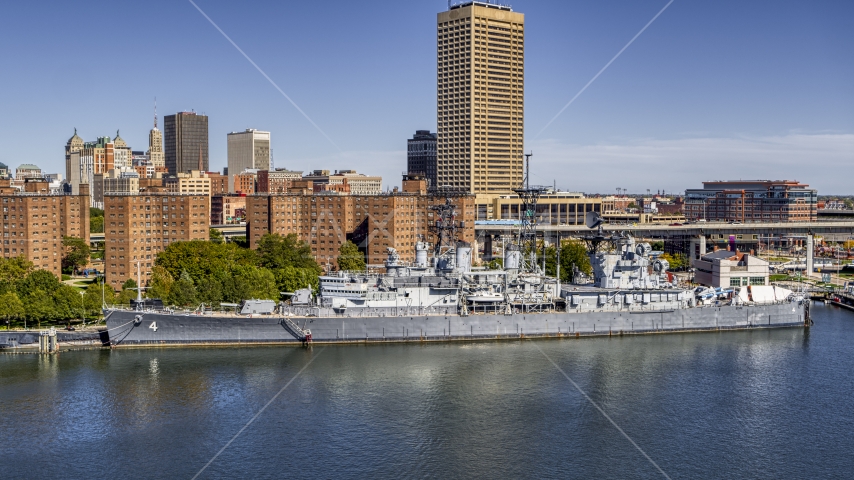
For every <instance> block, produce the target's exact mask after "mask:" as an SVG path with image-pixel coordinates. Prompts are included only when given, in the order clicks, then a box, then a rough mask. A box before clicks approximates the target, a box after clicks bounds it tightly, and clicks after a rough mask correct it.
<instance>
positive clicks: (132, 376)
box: [0, 305, 854, 478]
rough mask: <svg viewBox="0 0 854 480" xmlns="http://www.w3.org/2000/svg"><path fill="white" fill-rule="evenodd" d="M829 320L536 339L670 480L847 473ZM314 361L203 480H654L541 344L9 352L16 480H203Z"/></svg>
mask: <svg viewBox="0 0 854 480" xmlns="http://www.w3.org/2000/svg"><path fill="white" fill-rule="evenodd" d="M813 315H814V317H815V320H816V325H815V326H814V327H813V328H812V329H811V330H810V331H804V330H803V329H786V330H772V331H752V332H727V333H720V334H717V333H705V334H690V335H653V336H647V337H632V338H629V337H623V338H610V339H604V338H603V339H583V340H574V339H564V340H555V341H538V343H537V345H538V346H539V347H540V348H542V349H543V350H544V351H545V352H546V353H547V354H548V355H549V356H550V357H551V358H552V359H554V360H555V362H557V363H558V364H559V365H560V366H561V368H562V369H563V370H564V371H565V372H567V374H568V375H570V376H571V377H572V378H573V380H574V381H576V382H577V383H578V384H579V386H581V388H582V389H584V390H585V392H587V393H588V395H590V397H591V398H592V399H594V400H595V401H596V402H597V403H598V404H599V405H601V406H602V408H603V409H605V410H606V411H607V412H608V414H609V415H610V416H611V417H612V418H613V419H614V420H615V421H616V422H617V423H618V424H619V425H620V426H621V427H622V428H623V429H624V430H625V431H626V433H627V434H628V435H629V436H631V437H632V438H633V439H634V440H635V441H636V442H637V443H638V445H640V446H641V448H643V449H644V451H646V452H647V453H648V454H649V455H650V456H651V457H652V458H653V459H654V460H655V461H656V462H657V463H658V464H659V465H660V466H661V467H662V468H663V469H664V470H665V471H666V472H667V473H668V474H669V475H670V476H671V477H673V478H677V477H683V478H684V477H703V478H710V477H711V478H739V477H751V478H792V477H795V478H807V477H822V478H834V477H835V478H845V477H847V476H849V475H850V472H851V471H854V460H852V458H854V457H852V456H851V455H850V451H851V450H854V441H852V436H851V435H850V432H851V431H852V427H854V414H852V412H854V409H852V406H854V405H852V404H854V400H852V395H851V394H852V392H854V380H852V376H851V375H850V373H849V372H850V371H851V370H852V366H854V355H852V353H854V347H852V341H851V340H852V335H854V315H852V314H850V313H848V312H843V311H840V310H837V309H835V308H833V307H825V306H822V305H817V306H815V307H814V308H813ZM321 350H322V354H321ZM317 355H319V356H317ZM313 356H317V360H316V361H315V362H313V363H312V364H311V365H310V366H309V367H308V368H306V370H305V371H304V372H303V373H302V374H301V376H300V377H299V378H298V379H297V380H296V381H294V382H293V383H292V384H291V385H290V386H289V387H288V389H287V390H285V392H284V393H282V395H281V396H280V397H278V398H277V399H276V401H274V402H273V403H271V405H270V406H269V407H268V408H267V410H265V411H264V413H263V414H262V415H260V416H259V417H258V419H257V420H256V421H255V422H254V423H253V424H252V425H251V426H250V427H249V428H247V429H246V430H245V431H244V432H243V434H242V435H241V436H240V437H239V438H238V439H237V440H236V441H235V442H234V443H233V444H232V445H231V446H229V448H228V449H227V450H226V451H225V452H224V453H223V454H222V455H221V456H220V457H219V458H217V460H216V461H215V462H214V463H213V464H212V465H211V466H210V467H209V468H208V469H207V470H206V471H205V473H204V475H203V477H204V478H234V477H283V476H296V475H297V474H298V475H299V476H301V477H317V478H329V477H333V476H334V477H378V478H399V477H411V476H419V477H428V476H429V477H491V478H495V477H502V478H504V477H552V478H554V477H567V476H572V477H584V478H589V477H615V478H655V477H658V473H657V472H656V471H655V470H654V469H653V467H652V466H651V465H650V464H649V462H647V461H646V460H645V459H644V458H643V457H642V456H641V455H640V453H639V452H637V450H635V449H634V447H632V446H631V444H629V443H628V442H627V441H626V440H625V438H623V437H622V436H621V435H620V434H619V432H617V431H616V429H614V427H613V426H612V425H611V424H610V423H608V421H607V420H605V419H604V418H603V417H602V416H601V414H599V412H597V411H596V410H595V409H594V408H592V407H591V405H590V404H589V403H588V402H587V401H586V400H585V399H584V398H583V397H582V396H581V395H579V393H578V392H577V391H576V390H575V389H574V388H573V387H572V386H571V384H569V383H568V382H567V381H566V379H565V378H563V377H562V376H561V374H560V372H558V371H557V369H555V368H554V366H553V365H551V363H549V361H548V360H546V359H545V357H544V356H543V355H542V354H541V353H540V352H539V351H538V349H537V348H536V347H535V346H534V345H532V344H531V343H530V342H529V341H521V342H508V343H475V344H437V345H384V346H370V347H364V346H361V347H356V346H348V347H315V349H314V350H305V349H300V348H283V347H263V348H198V349H160V350H158V349H132V350H122V349H118V350H113V351H85V352H64V353H62V354H60V355H58V356H38V355H0V405H2V409H3V413H4V415H3V418H4V421H3V422H2V423H0V438H3V439H5V440H4V449H3V450H4V452H3V454H2V455H0V471H2V472H3V473H2V476H3V478H14V477H30V476H34V475H35V474H36V472H38V474H39V476H55V477H61V478H77V477H84V476H87V477H89V476H92V475H94V476H96V477H104V476H108V475H109V476H113V475H118V476H121V477H128V478H175V477H179V478H180V477H187V478H189V477H192V476H193V475H194V474H195V473H196V472H197V471H198V470H199V469H200V468H201V467H202V466H203V465H204V464H205V463H207V461H208V460H210V458H211V457H213V455H214V454H215V453H216V452H217V451H218V450H219V449H220V448H222V446H223V445H225V443H226V442H227V441H228V440H229V439H231V437H232V436H234V434H235V433H237V432H238V431H239V430H240V429H241V428H242V427H243V426H244V425H246V422H248V421H249V419H250V418H252V416H253V415H254V414H255V413H256V412H258V411H259V410H260V409H261V408H262V407H263V406H264V405H265V404H266V403H267V402H268V401H269V400H270V399H271V398H272V397H273V396H274V395H275V394H276V393H277V392H278V391H279V390H280V389H281V388H282V386H284V385H285V384H286V383H287V382H288V381H290V380H291V379H292V378H293V377H294V375H296V373H297V372H299V371H300V370H301V369H302V368H303V366H305V365H306V363H307V362H308V361H309V360H311V358H312V357H313ZM8 439H14V440H13V441H11V442H10V441H8ZM47 458H50V459H51V460H50V461H46V459H47ZM65 458H69V459H70V460H68V461H66V460H65Z"/></svg>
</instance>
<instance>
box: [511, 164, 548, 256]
mask: <svg viewBox="0 0 854 480" xmlns="http://www.w3.org/2000/svg"><path fill="white" fill-rule="evenodd" d="M533 155H534V154H533V153H526V154H525V178H524V180H523V181H522V186H520V187H519V188H515V189H513V191H514V192H516V195H518V196H519V199H520V200H521V201H522V204H521V205H520V209H519V216H520V217H521V218H520V219H519V220H520V223H519V232H518V234H517V236H516V242H515V243H516V245H517V246H518V247H519V251H520V252H522V262H521V265H519V268H520V270H521V271H522V272H527V273H537V272H538V271H539V267H538V266H537V219H536V214H537V202H538V201H539V199H540V195H542V194H543V193H545V192H546V187H543V186H538V185H535V186H533V187H532V186H531V157H532V156H533ZM542 273H545V272H542Z"/></svg>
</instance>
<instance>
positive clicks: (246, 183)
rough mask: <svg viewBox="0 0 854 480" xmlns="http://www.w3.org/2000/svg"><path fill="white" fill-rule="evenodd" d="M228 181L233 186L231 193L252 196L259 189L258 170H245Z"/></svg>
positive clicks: (231, 176)
mask: <svg viewBox="0 0 854 480" xmlns="http://www.w3.org/2000/svg"><path fill="white" fill-rule="evenodd" d="M228 181H229V182H230V183H231V185H232V188H231V192H230V193H243V194H246V195H251V194H253V193H255V191H256V190H257V188H258V170H244V171H242V172H239V173H235V174H234V175H229V178H228Z"/></svg>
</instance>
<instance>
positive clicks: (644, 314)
mask: <svg viewBox="0 0 854 480" xmlns="http://www.w3.org/2000/svg"><path fill="white" fill-rule="evenodd" d="M544 190H545V189H543V188H542V187H534V188H531V187H527V186H526V187H524V188H520V189H518V190H516V191H517V193H518V194H519V195H520V197H521V198H522V200H523V205H522V209H521V211H522V212H523V214H522V217H523V218H522V219H521V220H520V222H519V227H518V232H517V233H516V234H515V236H514V241H512V242H511V243H510V244H509V245H507V246H506V248H505V249H504V258H503V267H502V268H501V269H487V268H482V267H473V266H472V246H471V245H470V244H468V243H465V242H461V241H458V240H457V239H456V237H457V235H456V234H457V229H458V228H459V222H457V221H456V220H455V218H456V212H455V209H456V206H455V205H454V204H453V200H452V198H447V199H446V200H445V202H444V203H443V204H440V205H438V206H434V207H431V208H432V209H433V210H434V214H435V216H436V217H435V218H437V219H438V220H436V222H435V225H432V226H431V228H432V229H434V232H433V233H435V238H436V239H437V240H436V242H435V244H433V245H430V244H428V243H427V242H425V241H420V242H418V243H417V244H416V248H415V261H414V262H402V261H401V260H400V257H399V255H398V253H397V252H396V251H395V250H394V249H393V248H389V249H388V258H387V261H386V262H385V271H384V272H382V273H365V272H336V273H334V274H329V275H326V276H322V277H320V283H319V288H318V290H317V291H316V292H315V291H313V290H311V289H309V288H306V289H302V290H298V291H296V292H292V293H290V294H287V295H288V296H289V297H290V298H289V299H288V300H287V301H283V302H278V303H277V302H274V301H271V300H245V301H244V302H242V303H241V304H239V305H234V306H233V307H234V308H233V309H232V311H227V312H223V311H212V310H210V309H207V308H204V306H201V307H199V308H197V309H194V310H185V311H179V310H172V309H168V308H163V306H162V304H161V303H160V302H159V301H157V300H152V299H139V300H138V301H137V302H134V303H132V305H131V308H130V309H109V310H106V311H105V316H106V324H107V330H106V334H105V335H104V336H105V337H107V338H108V340H107V341H108V342H109V344H110V345H113V346H122V345H168V344H184V345H191V344H211V345H214V344H264V343H279V344H287V343H295V344H300V343H302V344H306V343H312V342H315V343H356V342H424V341H451V340H475V339H480V340H485V339H518V338H532V337H562V336H568V337H577V336H587V335H623V334H645V333H653V332H680V331H681V332H686V331H703V330H725V329H752V328H772V327H794V326H805V325H808V324H809V321H810V320H809V310H808V309H809V299H808V298H804V297H803V296H800V295H798V294H796V293H794V292H792V291H789V290H786V289H782V288H779V287H775V286H752V287H741V288H740V289H731V290H721V289H718V290H714V289H704V288H699V289H696V290H692V289H690V288H684V287H680V286H679V285H678V284H676V283H675V282H674V280H673V279H674V277H673V276H672V275H671V274H669V272H668V269H669V265H668V263H667V261H666V260H663V259H659V258H656V257H655V256H654V255H653V251H652V248H651V246H650V245H649V244H648V243H643V242H638V241H636V240H635V239H634V238H632V236H631V235H628V234H625V233H611V234H606V233H605V232H603V228H602V220H601V218H599V217H598V215H597V214H596V213H595V212H591V213H590V214H588V218H587V226H588V227H590V228H591V234H590V235H587V236H585V237H584V241H585V242H586V244H587V249H588V255H589V258H590V262H591V266H592V267H593V274H592V275H591V276H586V275H584V274H582V273H580V272H577V271H575V272H573V273H574V275H573V280H574V282H573V283H569V284H565V283H562V282H560V281H558V278H560V272H559V270H558V272H557V278H555V277H551V276H548V275H546V274H545V272H544V270H545V265H542V264H539V263H538V261H537V251H538V248H541V247H542V244H541V243H538V240H537V229H536V225H535V221H534V215H533V212H535V211H536V208H535V206H536V200H537V198H538V196H539V194H540V193H542V192H543V191H544ZM596 229H598V230H596ZM543 243H544V242H543ZM559 250H560V249H558V251H559ZM557 264H558V268H560V267H559V265H560V261H559V260H558V262H557Z"/></svg>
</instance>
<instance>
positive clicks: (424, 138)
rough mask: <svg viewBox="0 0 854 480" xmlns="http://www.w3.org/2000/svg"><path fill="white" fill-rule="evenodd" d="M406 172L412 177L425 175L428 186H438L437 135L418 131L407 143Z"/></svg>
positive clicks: (428, 131) (426, 131) (427, 131)
mask: <svg viewBox="0 0 854 480" xmlns="http://www.w3.org/2000/svg"><path fill="white" fill-rule="evenodd" d="M406 143H407V146H406V170H407V173H408V174H410V175H424V177H425V178H426V179H427V186H430V187H435V186H436V134H435V133H430V130H416V131H415V135H414V136H413V137H412V138H411V139H409V140H407V141H406Z"/></svg>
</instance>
